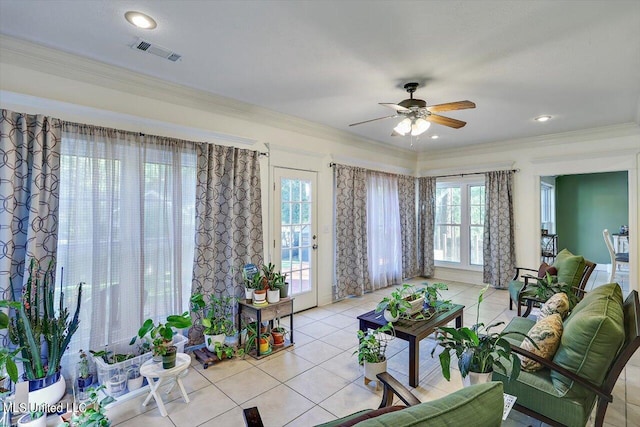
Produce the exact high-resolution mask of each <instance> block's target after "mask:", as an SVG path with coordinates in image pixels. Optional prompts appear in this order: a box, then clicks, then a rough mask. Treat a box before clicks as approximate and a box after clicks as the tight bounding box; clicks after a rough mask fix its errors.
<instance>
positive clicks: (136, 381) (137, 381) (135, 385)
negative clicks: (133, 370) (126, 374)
mask: <svg viewBox="0 0 640 427" xmlns="http://www.w3.org/2000/svg"><path fill="white" fill-rule="evenodd" d="M143 380H144V377H143V376H142V375H138V376H137V377H136V378H131V379H128V380H127V390H129V391H134V390H137V389H139V388H140V387H142V381H143Z"/></svg>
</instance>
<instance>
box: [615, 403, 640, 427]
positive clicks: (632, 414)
mask: <svg viewBox="0 0 640 427" xmlns="http://www.w3.org/2000/svg"><path fill="white" fill-rule="evenodd" d="M607 412H609V411H607ZM627 425H628V426H640V406H638V405H631V404H627Z"/></svg>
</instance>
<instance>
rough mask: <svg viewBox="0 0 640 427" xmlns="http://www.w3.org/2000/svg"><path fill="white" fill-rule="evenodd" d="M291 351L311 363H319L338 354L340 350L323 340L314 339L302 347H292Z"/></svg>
mask: <svg viewBox="0 0 640 427" xmlns="http://www.w3.org/2000/svg"><path fill="white" fill-rule="evenodd" d="M292 352H293V353H295V354H296V355H298V356H300V357H302V358H304V359H306V360H308V361H309V362H311V363H314V364H316V365H319V364H320V363H322V362H324V361H326V360H329V359H331V358H332V357H334V356H336V355H338V354H339V353H341V352H342V350H340V349H339V348H337V347H334V346H332V345H330V344H327V343H326V342H324V341H320V340H315V341H313V342H311V343H309V344H306V345H304V346H302V347H297V348H294V349H293V350H292Z"/></svg>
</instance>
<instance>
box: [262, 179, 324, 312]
mask: <svg viewBox="0 0 640 427" xmlns="http://www.w3.org/2000/svg"><path fill="white" fill-rule="evenodd" d="M273 199H274V212H275V214H274V233H273V236H274V241H273V255H272V259H273V263H274V264H275V265H276V266H279V267H280V271H281V273H283V274H284V273H286V274H287V281H288V282H289V292H290V294H291V296H293V297H295V301H294V310H295V311H300V310H305V309H307V308H311V307H315V306H317V305H318V289H317V285H316V277H317V275H316V262H317V255H316V254H317V248H318V238H317V236H318V233H317V225H316V224H317V219H316V212H317V206H316V203H317V195H316V173H315V172H309V171H302V170H295V169H285V168H275V169H274V197H273Z"/></svg>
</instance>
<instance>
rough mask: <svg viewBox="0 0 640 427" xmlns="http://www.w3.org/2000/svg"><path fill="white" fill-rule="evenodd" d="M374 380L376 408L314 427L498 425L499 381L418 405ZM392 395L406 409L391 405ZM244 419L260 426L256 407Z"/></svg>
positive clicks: (394, 383) (397, 388)
mask: <svg viewBox="0 0 640 427" xmlns="http://www.w3.org/2000/svg"><path fill="white" fill-rule="evenodd" d="M378 379H379V380H380V381H381V382H382V384H383V385H384V391H383V395H382V403H381V404H380V407H379V408H378V409H376V410H372V409H366V410H364V411H360V412H356V413H355V414H351V415H348V416H346V417H343V418H340V419H337V420H333V421H330V422H328V423H324V424H321V425H319V426H316V427H347V426H357V427H389V426H393V427H403V426H406V427H408V426H412V427H427V426H428V427H439V426H442V427H445V426H464V425H469V426H471V425H472V426H474V427H495V426H499V425H500V424H501V423H502V412H503V408H504V397H503V393H502V383H500V382H490V383H486V384H477V385H474V386H471V387H465V388H463V389H460V390H458V391H456V392H454V393H451V394H449V395H447V396H445V397H443V398H441V399H437V400H433V401H430V402H425V403H420V401H419V400H418V399H417V398H416V397H415V396H414V395H413V394H411V392H410V391H409V390H407V389H406V388H405V387H404V386H403V385H402V384H401V383H400V382H398V380H396V379H395V378H394V377H392V376H391V375H389V374H388V373H387V372H383V373H381V374H378ZM394 396H398V398H399V399H400V400H401V401H402V402H403V403H404V404H405V405H406V406H391V405H392V404H393V399H394ZM244 417H245V422H246V424H247V426H248V427H260V426H262V420H261V418H260V414H259V412H258V410H257V408H255V407H253V408H247V409H245V410H244Z"/></svg>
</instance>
